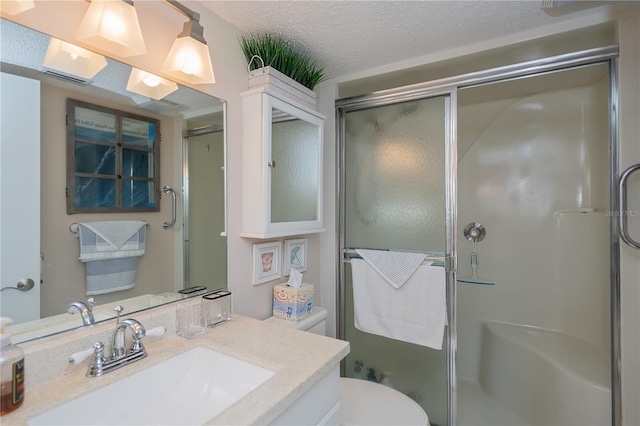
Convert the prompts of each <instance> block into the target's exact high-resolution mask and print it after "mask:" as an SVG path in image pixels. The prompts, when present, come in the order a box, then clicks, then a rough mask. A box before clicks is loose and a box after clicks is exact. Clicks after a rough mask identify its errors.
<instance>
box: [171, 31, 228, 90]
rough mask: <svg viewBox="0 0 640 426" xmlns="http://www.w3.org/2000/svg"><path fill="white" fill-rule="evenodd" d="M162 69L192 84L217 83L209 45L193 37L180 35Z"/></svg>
mask: <svg viewBox="0 0 640 426" xmlns="http://www.w3.org/2000/svg"><path fill="white" fill-rule="evenodd" d="M160 70H161V71H162V72H164V73H166V74H169V75H171V76H174V77H176V78H179V79H180V80H184V81H187V82H189V83H192V84H207V83H215V82H216V79H215V77H214V75H213V65H211V57H209V49H208V48H207V45H206V44H204V43H201V42H199V41H197V40H196V39H194V38H192V37H188V36H187V37H179V38H177V39H176V41H175V42H174V43H173V46H172V47H171V50H170V51H169V56H167V59H165V61H164V64H163V65H162V68H160Z"/></svg>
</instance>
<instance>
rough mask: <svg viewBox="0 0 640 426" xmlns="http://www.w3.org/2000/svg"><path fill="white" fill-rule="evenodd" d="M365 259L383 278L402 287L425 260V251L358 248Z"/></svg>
mask: <svg viewBox="0 0 640 426" xmlns="http://www.w3.org/2000/svg"><path fill="white" fill-rule="evenodd" d="M356 253H358V254H359V255H360V256H361V257H362V258H363V259H364V260H366V261H367V263H368V264H369V265H371V267H372V268H373V269H375V270H376V272H378V273H379V274H380V275H381V276H382V278H384V279H385V280H387V281H388V282H389V284H391V285H392V286H394V287H395V288H400V286H402V285H403V284H404V283H405V282H407V280H408V279H409V278H410V277H411V275H413V274H414V273H415V272H416V270H417V269H418V268H419V267H420V265H422V262H424V257H425V255H424V253H408V252H399V251H388V250H365V249H356Z"/></svg>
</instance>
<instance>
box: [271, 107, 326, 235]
mask: <svg viewBox="0 0 640 426" xmlns="http://www.w3.org/2000/svg"><path fill="white" fill-rule="evenodd" d="M271 123H272V124H271V161H272V163H273V164H275V166H272V167H271V222H273V223H281V222H301V221H312V220H317V219H318V191H319V190H320V188H319V185H318V168H319V167H320V165H319V163H318V162H319V156H320V152H319V145H320V141H319V136H318V126H317V125H314V124H312V123H309V122H307V121H303V120H301V119H299V118H297V117H294V116H292V115H290V114H287V113H285V112H283V111H280V110H278V109H276V108H272V109H271Z"/></svg>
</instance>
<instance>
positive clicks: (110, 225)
mask: <svg viewBox="0 0 640 426" xmlns="http://www.w3.org/2000/svg"><path fill="white" fill-rule="evenodd" d="M145 225H146V223H145V222H143V221H105V222H89V223H80V224H79V226H78V237H79V241H80V257H79V259H80V260H81V261H82V262H84V263H85V267H86V278H87V295H88V296H89V295H96V294H105V293H112V292H114V291H122V290H127V289H130V288H133V286H134V285H135V277H136V270H137V266H138V257H139V256H142V255H143V254H144V251H145V244H146V229H147V227H146V226H145Z"/></svg>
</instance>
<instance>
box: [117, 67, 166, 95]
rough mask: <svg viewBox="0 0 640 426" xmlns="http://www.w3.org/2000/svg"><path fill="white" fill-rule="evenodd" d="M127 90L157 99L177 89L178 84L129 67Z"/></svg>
mask: <svg viewBox="0 0 640 426" xmlns="http://www.w3.org/2000/svg"><path fill="white" fill-rule="evenodd" d="M127 90H128V91H130V92H133V93H137V94H139V95H142V96H146V97H149V98H151V99H155V100H159V99H162V98H164V97H165V96H167V95H168V94H169V93H171V92H174V91H176V90H178V85H177V84H176V83H174V82H173V81H170V80H167V79H166V78H162V77H158V76H157V75H155V74H151V73H148V72H146V71H142V70H140V69H138V68H132V69H131V75H130V76H129V82H128V83H127Z"/></svg>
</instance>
